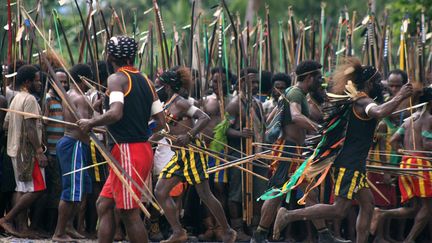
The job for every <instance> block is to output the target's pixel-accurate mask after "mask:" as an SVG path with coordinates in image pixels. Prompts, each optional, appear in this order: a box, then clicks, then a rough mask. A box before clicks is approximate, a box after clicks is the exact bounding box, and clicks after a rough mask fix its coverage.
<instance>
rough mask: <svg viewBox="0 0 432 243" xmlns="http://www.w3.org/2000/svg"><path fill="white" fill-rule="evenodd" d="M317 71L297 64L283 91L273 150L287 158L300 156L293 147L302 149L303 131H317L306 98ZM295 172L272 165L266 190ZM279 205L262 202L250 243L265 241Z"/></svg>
mask: <svg viewBox="0 0 432 243" xmlns="http://www.w3.org/2000/svg"><path fill="white" fill-rule="evenodd" d="M321 67H322V66H321V64H319V63H318V62H315V61H303V62H301V63H300V64H299V65H298V66H297V68H296V76H297V77H296V81H297V82H296V84H295V85H294V86H292V87H289V88H288V89H287V90H286V91H285V95H284V97H283V99H284V100H285V101H286V105H287V106H288V107H285V108H284V111H283V119H282V125H283V126H282V130H283V131H282V138H280V139H278V141H276V146H277V145H281V147H280V148H277V149H283V150H284V152H286V153H287V154H288V156H290V157H299V156H300V154H301V153H300V151H299V149H298V148H296V146H302V145H303V143H304V141H305V138H306V133H307V131H317V129H318V124H316V123H315V122H313V121H312V120H310V119H309V116H310V109H309V104H308V101H307V97H306V95H307V94H308V93H310V92H316V91H317V90H318V89H319V88H320V87H321V84H322V74H321ZM288 102H289V104H288ZM284 146H285V147H284ZM296 154H297V156H296ZM295 168H296V166H295V164H294V163H288V162H280V163H278V162H275V163H272V167H271V169H272V177H271V178H270V181H269V188H272V187H280V186H282V185H283V184H284V183H285V182H286V181H287V180H288V178H289V176H290V174H292V173H293V172H294V171H295ZM312 197H313V196H312V195H311V198H312ZM281 202H282V198H281V197H279V198H274V199H271V200H266V201H265V202H264V204H263V206H262V208H261V220H260V224H259V226H258V228H257V230H256V231H255V232H254V236H253V239H252V240H251V242H265V241H267V234H268V232H269V228H270V227H271V225H272V224H273V222H274V220H275V217H276V214H277V210H278V208H279V207H280V205H281ZM317 224H318V223H316V225H315V226H316V227H317V229H318V230H319V231H320V230H326V227H325V225H324V223H323V222H320V224H319V225H317Z"/></svg>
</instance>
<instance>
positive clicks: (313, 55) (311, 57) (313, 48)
mask: <svg viewBox="0 0 432 243" xmlns="http://www.w3.org/2000/svg"><path fill="white" fill-rule="evenodd" d="M310 25H311V31H310V35H311V37H310V48H311V51H310V59H311V60H315V20H311V22H310Z"/></svg>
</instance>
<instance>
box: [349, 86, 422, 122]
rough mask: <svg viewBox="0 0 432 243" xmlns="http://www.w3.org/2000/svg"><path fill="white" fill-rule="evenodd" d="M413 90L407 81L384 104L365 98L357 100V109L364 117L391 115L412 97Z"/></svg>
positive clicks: (378, 117) (379, 117)
mask: <svg viewBox="0 0 432 243" xmlns="http://www.w3.org/2000/svg"><path fill="white" fill-rule="evenodd" d="M412 92H413V87H412V84H410V83H407V84H405V85H404V86H402V88H401V89H400V90H399V92H398V93H397V94H396V95H395V96H394V97H393V98H392V99H391V100H389V101H387V102H386V103H384V104H381V105H377V104H376V103H375V102H374V101H373V100H372V99H370V98H363V99H361V100H359V101H358V102H356V105H355V107H354V108H355V110H356V112H357V114H360V115H361V116H362V117H364V118H377V119H381V118H384V117H387V116H389V115H390V114H391V113H392V112H393V111H394V110H396V108H397V107H398V106H399V105H400V103H401V102H402V101H403V100H404V99H406V98H408V97H410V96H411V95H412Z"/></svg>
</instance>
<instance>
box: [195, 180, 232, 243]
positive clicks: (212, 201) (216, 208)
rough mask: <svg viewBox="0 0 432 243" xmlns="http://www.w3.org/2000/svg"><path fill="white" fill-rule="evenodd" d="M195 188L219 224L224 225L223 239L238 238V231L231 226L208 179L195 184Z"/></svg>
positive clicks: (230, 240) (226, 240) (229, 240)
mask: <svg viewBox="0 0 432 243" xmlns="http://www.w3.org/2000/svg"><path fill="white" fill-rule="evenodd" d="M195 188H196V190H197V193H198V195H199V197H200V199H201V200H202V201H203V202H204V204H205V205H206V206H207V207H208V209H209V210H210V212H211V213H212V214H213V216H214V217H215V218H216V221H217V222H218V224H219V225H220V226H221V227H222V230H223V231H224V232H225V233H224V239H223V240H224V242H234V241H235V239H236V232H235V231H234V230H233V229H231V227H230V226H229V224H228V221H227V219H226V217H225V212H224V210H223V208H222V206H221V204H220V203H219V201H218V200H217V199H216V197H215V196H214V195H213V193H212V192H211V191H210V186H209V184H208V180H204V181H203V182H202V183H200V184H197V185H195Z"/></svg>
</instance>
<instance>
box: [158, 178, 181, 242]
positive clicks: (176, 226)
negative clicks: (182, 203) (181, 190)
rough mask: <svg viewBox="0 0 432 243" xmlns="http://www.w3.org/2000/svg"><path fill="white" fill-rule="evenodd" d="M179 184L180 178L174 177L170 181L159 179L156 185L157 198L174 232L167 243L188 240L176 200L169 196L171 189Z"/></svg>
mask: <svg viewBox="0 0 432 243" xmlns="http://www.w3.org/2000/svg"><path fill="white" fill-rule="evenodd" d="M179 182H180V178H179V177H177V176H173V177H171V178H169V179H159V180H158V182H157V183H156V188H155V196H156V198H157V200H158V201H159V203H160V204H161V206H162V209H163V210H164V212H165V217H166V219H167V220H168V222H169V224H170V225H171V228H172V230H173V234H172V235H171V237H170V238H169V239H168V240H167V242H171V241H173V240H178V241H180V242H181V241H186V240H187V234H186V231H185V230H184V229H183V227H182V226H181V224H180V220H179V217H178V212H177V207H176V204H175V202H174V200H173V199H172V198H171V197H170V196H169V193H170V191H171V189H172V188H173V187H174V186H176V185H177V184H178V183H179Z"/></svg>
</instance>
